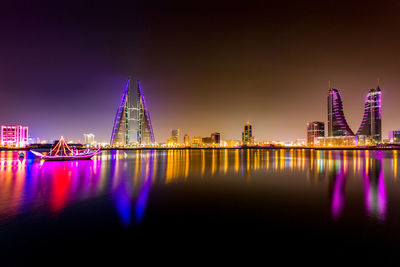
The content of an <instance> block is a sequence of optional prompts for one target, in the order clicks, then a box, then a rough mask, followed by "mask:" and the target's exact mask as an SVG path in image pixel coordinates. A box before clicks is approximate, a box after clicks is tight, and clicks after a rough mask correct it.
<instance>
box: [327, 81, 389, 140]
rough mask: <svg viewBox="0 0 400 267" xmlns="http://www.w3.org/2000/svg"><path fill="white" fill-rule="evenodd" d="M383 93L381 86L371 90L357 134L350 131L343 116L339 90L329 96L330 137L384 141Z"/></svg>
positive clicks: (333, 90) (332, 90) (332, 91)
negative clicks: (364, 137) (356, 137)
mask: <svg viewBox="0 0 400 267" xmlns="http://www.w3.org/2000/svg"><path fill="white" fill-rule="evenodd" d="M381 111H382V91H381V89H380V88H379V86H378V87H377V88H376V89H371V90H369V92H368V94H367V96H366V97H365V107H364V116H363V119H362V122H361V125H360V128H359V129H358V131H357V133H356V134H354V132H353V131H352V130H351V129H350V127H349V125H348V124H347V121H346V118H345V117H344V114H343V104H342V97H341V96H340V93H339V91H338V90H337V89H333V88H330V89H329V94H328V136H354V135H357V136H359V135H364V136H370V137H371V138H373V139H374V140H375V141H376V142H379V141H381V140H382V127H381V124H382V122H381V120H382V112H381Z"/></svg>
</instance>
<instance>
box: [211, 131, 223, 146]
mask: <svg viewBox="0 0 400 267" xmlns="http://www.w3.org/2000/svg"><path fill="white" fill-rule="evenodd" d="M211 142H212V143H214V144H217V145H219V144H220V143H221V134H220V133H212V134H211Z"/></svg>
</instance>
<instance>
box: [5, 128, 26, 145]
mask: <svg viewBox="0 0 400 267" xmlns="http://www.w3.org/2000/svg"><path fill="white" fill-rule="evenodd" d="M0 137H1V146H8V147H25V146H27V145H28V127H27V126H21V125H10V126H9V125H2V126H1V136H0Z"/></svg>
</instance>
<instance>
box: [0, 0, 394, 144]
mask: <svg viewBox="0 0 400 267" xmlns="http://www.w3.org/2000/svg"><path fill="white" fill-rule="evenodd" d="M132 5H133V6H131V8H129V6H128V7H114V8H113V9H109V8H107V7H105V6H101V5H99V6H96V7H92V6H90V7H86V8H85V7H83V8H82V9H74V8H57V7H54V8H53V9H40V8H38V7H33V6H29V5H27V6H26V7H17V8H15V7H7V6H5V8H8V9H7V10H8V15H7V16H4V17H1V18H0V20H1V21H0V22H1V25H13V27H12V28H11V27H10V28H6V29H5V36H7V38H6V39H5V40H4V42H3V44H2V47H3V49H2V50H1V51H0V58H2V62H6V63H7V64H3V65H2V66H0V81H1V82H0V89H1V91H2V97H4V99H7V101H6V103H3V104H2V105H1V106H0V122H1V123H2V124H4V125H19V124H21V125H27V126H29V127H30V135H31V136H32V137H34V138H35V137H40V138H41V139H47V140H49V139H58V138H59V137H60V136H65V137H66V138H68V139H73V140H78V139H82V135H83V134H84V133H87V132H92V133H94V134H95V135H96V138H97V139H98V140H99V141H100V142H102V141H106V142H108V141H109V135H110V132H111V131H112V125H110V121H112V120H113V119H114V118H115V110H116V109H117V108H118V103H119V101H120V94H121V88H123V87H124V85H125V81H126V77H128V76H132V77H134V78H135V79H139V80H141V81H142V87H143V90H144V91H145V92H146V93H145V94H146V99H147V102H148V103H147V104H148V108H149V111H150V114H151V118H152V124H153V127H154V133H155V139H156V141H158V142H165V140H167V138H168V137H169V135H170V130H171V129H174V128H179V129H181V131H182V133H187V134H189V135H190V136H207V135H208V134H209V133H211V132H215V131H216V132H220V133H221V137H223V138H224V139H232V140H240V139H241V128H242V124H243V123H244V122H246V121H250V122H251V124H252V125H254V135H255V136H256V138H257V140H281V141H290V140H296V139H298V138H302V139H304V138H305V133H304V127H305V125H306V123H307V122H309V121H314V120H315V121H323V122H326V106H325V105H326V101H325V100H324V99H325V98H326V88H327V87H328V80H331V83H332V84H331V85H332V87H335V88H340V90H341V93H342V98H343V104H344V107H345V108H344V115H345V117H346V119H347V122H348V124H349V125H351V127H352V129H353V130H357V129H356V127H358V126H359V125H360V123H361V118H362V116H363V111H362V109H363V106H364V102H363V99H364V97H365V92H366V90H369V89H370V88H374V87H376V85H377V82H376V81H377V79H378V78H380V80H381V82H380V86H381V87H382V88H383V90H384V95H383V111H382V112H383V117H384V119H383V121H382V133H383V139H386V138H387V136H388V132H389V131H391V130H397V129H399V124H400V122H399V121H398V119H397V116H396V114H397V113H398V110H397V103H396V102H397V101H396V100H397V99H399V98H400V92H399V91H398V90H397V87H398V85H399V84H400V78H399V77H398V75H397V72H396V70H397V69H398V67H399V63H398V62H399V61H398V58H400V52H399V51H398V49H397V47H399V46H400V41H398V40H396V39H394V37H393V36H396V35H397V34H396V33H397V32H398V31H399V30H398V29H400V27H399V26H400V22H398V21H397V11H399V6H398V5H397V4H396V3H393V2H385V4H381V3H373V2H371V1H366V2H365V3H363V6H360V5H358V4H357V3H346V4H344V3H335V4H332V3H329V2H327V3H325V2H324V3H318V2H312V1H311V2H309V3H303V4H299V3H295V2H293V3H291V4H290V5H288V4H287V3H285V4H281V3H272V2H271V3H268V4H262V3H257V7H258V8H257V9H256V10H255V9H254V6H252V7H250V5H249V6H246V5H243V3H242V4H240V5H236V4H235V3H231V4H229V5H227V4H225V3H224V4H215V5H213V9H209V8H208V7H207V5H206V4H204V6H201V5H200V6H199V7H198V8H197V9H187V8H185V5H184V4H180V3H179V4H176V5H168V6H157V5H154V3H153V4H143V6H135V4H132ZM155 6H156V7H155ZM128 10H129V12H128ZM354 10H356V11H357V12H353V11H354ZM128 14H129V16H127V15H128ZM321 14H324V15H323V16H321ZM371 17H373V18H375V19H374V20H371V19H370V18H371ZM333 20H334V21H340V23H336V24H334V25H332V21H333ZM271 25H272V26H271ZM56 29H57V30H56ZM61 33H62V34H61ZM88 33H89V34H88ZM377 36H379V38H377ZM371 40H378V41H372V42H371ZM60 100H62V102H63V103H65V106H64V105H63V106H60V105H59V103H60ZM49 111H51V112H49ZM294 111H296V112H294Z"/></svg>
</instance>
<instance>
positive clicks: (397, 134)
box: [389, 131, 400, 143]
mask: <svg viewBox="0 0 400 267" xmlns="http://www.w3.org/2000/svg"><path fill="white" fill-rule="evenodd" d="M389 142H390V143H400V131H390V132H389Z"/></svg>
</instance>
